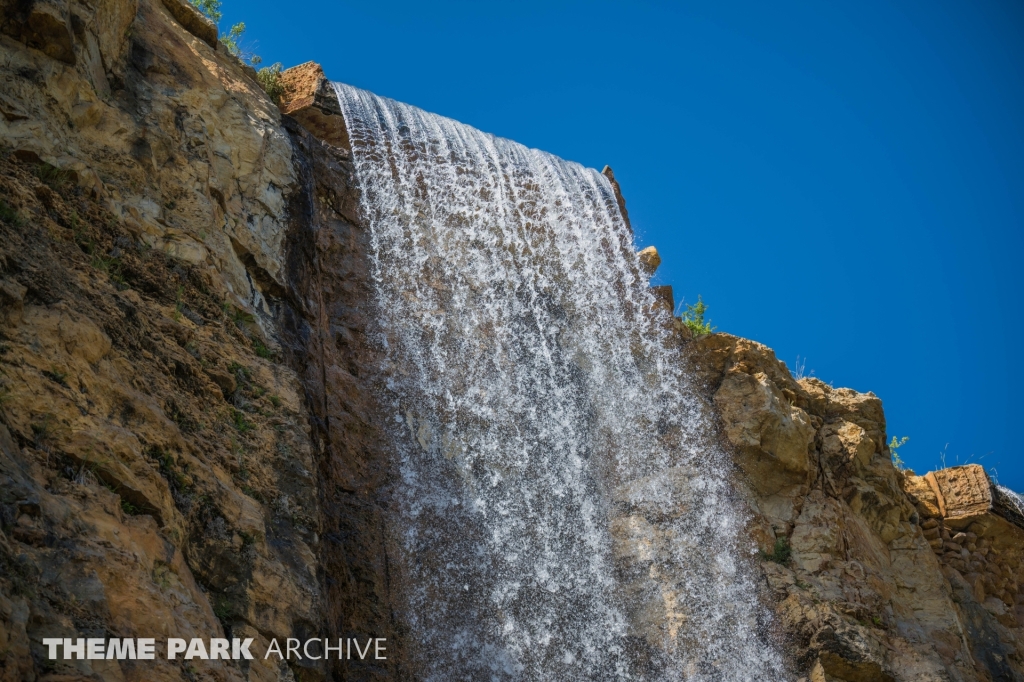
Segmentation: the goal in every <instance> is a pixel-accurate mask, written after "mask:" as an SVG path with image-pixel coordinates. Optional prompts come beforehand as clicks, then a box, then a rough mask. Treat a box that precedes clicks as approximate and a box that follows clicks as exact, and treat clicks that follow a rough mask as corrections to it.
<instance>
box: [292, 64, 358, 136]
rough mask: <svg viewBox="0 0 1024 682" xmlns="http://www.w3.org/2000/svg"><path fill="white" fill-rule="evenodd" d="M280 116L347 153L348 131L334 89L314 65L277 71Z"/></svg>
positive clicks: (301, 65) (318, 66)
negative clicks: (281, 91)
mask: <svg viewBox="0 0 1024 682" xmlns="http://www.w3.org/2000/svg"><path fill="white" fill-rule="evenodd" d="M281 85H282V86H283V87H284V95H282V97H281V113H283V114H287V115H288V116H291V117H293V118H294V119H295V120H296V121H298V122H299V123H300V124H301V125H302V127H304V128H305V129H306V130H308V131H309V132H310V133H312V134H313V136H314V137H316V138H317V139H318V140H322V141H324V142H327V143H328V144H332V145H334V146H335V147H339V148H341V149H345V150H349V149H351V143H350V142H349V139H348V129H347V128H346V126H345V117H344V116H343V115H342V113H341V106H340V105H339V104H338V96H337V94H336V93H335V92H334V87H333V86H332V85H331V82H330V81H329V80H328V79H327V76H326V75H324V70H323V68H322V67H321V66H320V65H319V64H317V63H316V62H306V63H305V64H300V65H298V66H293V67H292V68H290V69H286V70H284V71H282V72H281Z"/></svg>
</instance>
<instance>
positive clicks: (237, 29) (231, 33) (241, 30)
mask: <svg viewBox="0 0 1024 682" xmlns="http://www.w3.org/2000/svg"><path fill="white" fill-rule="evenodd" d="M244 34H245V22H244V21H240V22H238V23H237V24H235V25H234V26H232V27H231V28H230V29H228V32H227V33H225V34H224V35H222V36H221V38H220V42H222V43H224V47H226V48H227V49H228V52H230V53H231V54H233V55H235V56H236V57H242V56H243V55H242V48H241V46H240V45H239V42H240V41H241V40H242V36H243V35H244Z"/></svg>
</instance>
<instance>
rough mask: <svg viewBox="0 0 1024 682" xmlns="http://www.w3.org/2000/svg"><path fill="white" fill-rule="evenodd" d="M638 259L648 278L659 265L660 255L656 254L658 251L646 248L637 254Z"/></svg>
mask: <svg viewBox="0 0 1024 682" xmlns="http://www.w3.org/2000/svg"><path fill="white" fill-rule="evenodd" d="M638 257H639V259H640V265H641V266H643V269H644V272H645V273H647V275H648V276H650V275H653V274H654V271H655V270H657V269H658V266H659V265H661V254H659V253H658V249H656V248H654V247H653V246H648V247H647V248H645V249H642V250H641V251H640V253H639V254H638Z"/></svg>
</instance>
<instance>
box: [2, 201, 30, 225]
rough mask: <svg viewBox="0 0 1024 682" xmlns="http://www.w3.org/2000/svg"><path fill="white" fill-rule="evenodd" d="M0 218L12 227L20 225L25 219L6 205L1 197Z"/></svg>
mask: <svg viewBox="0 0 1024 682" xmlns="http://www.w3.org/2000/svg"><path fill="white" fill-rule="evenodd" d="M0 220H2V221H4V222H5V223H7V224H8V225H11V226H13V227H21V226H22V225H24V224H25V219H24V218H23V217H22V216H21V214H20V213H18V212H17V211H15V210H14V209H13V208H11V207H10V206H8V205H7V202H6V201H4V200H3V199H0Z"/></svg>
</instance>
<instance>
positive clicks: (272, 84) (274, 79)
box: [256, 62, 284, 106]
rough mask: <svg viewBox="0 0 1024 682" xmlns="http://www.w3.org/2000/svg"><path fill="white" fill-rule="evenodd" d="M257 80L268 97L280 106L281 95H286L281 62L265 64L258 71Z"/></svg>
mask: <svg viewBox="0 0 1024 682" xmlns="http://www.w3.org/2000/svg"><path fill="white" fill-rule="evenodd" d="M256 80H257V81H259V84H260V87H261V88H263V92H265V93H267V97H269V98H270V99H271V101H273V102H274V104H277V105H279V106H280V104H281V96H282V95H284V84H283V83H282V82H281V62H277V63H275V64H271V65H270V66H264V67H263V68H262V69H260V70H259V71H257V72H256Z"/></svg>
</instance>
